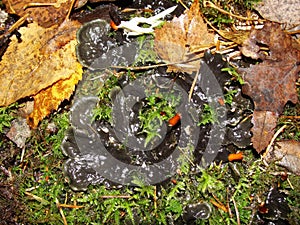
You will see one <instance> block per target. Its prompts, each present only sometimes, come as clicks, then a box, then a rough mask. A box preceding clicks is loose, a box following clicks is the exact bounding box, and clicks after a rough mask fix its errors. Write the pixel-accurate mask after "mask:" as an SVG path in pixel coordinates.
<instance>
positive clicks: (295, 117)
mask: <svg viewBox="0 0 300 225" xmlns="http://www.w3.org/2000/svg"><path fill="white" fill-rule="evenodd" d="M280 118H284V119H296V120H298V119H300V116H280Z"/></svg>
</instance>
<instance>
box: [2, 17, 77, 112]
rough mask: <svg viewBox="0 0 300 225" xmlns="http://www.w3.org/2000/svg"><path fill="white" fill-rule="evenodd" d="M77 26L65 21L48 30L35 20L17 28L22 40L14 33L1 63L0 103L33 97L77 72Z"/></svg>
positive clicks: (4, 103)
mask: <svg viewBox="0 0 300 225" xmlns="http://www.w3.org/2000/svg"><path fill="white" fill-rule="evenodd" d="M79 26H80V23H78V22H76V21H66V22H65V23H63V24H62V25H61V26H60V27H58V26H52V27H51V28H47V29H46V28H43V27H40V26H38V25H37V23H31V24H29V25H28V27H22V28H20V30H19V32H20V33H21V39H22V42H21V43H18V40H17V38H16V37H15V36H13V37H12V38H11V39H12V40H11V43H10V45H9V46H8V48H7V50H6V52H5V54H4V55H3V57H2V61H1V64H0V80H1V82H0V90H1V92H0V106H7V105H9V104H11V103H13V102H15V101H17V100H19V99H21V98H24V97H28V96H33V95H35V94H37V93H38V92H39V91H41V90H42V89H45V88H47V87H49V86H51V85H52V84H54V83H55V82H57V81H59V80H61V79H68V78H69V77H70V76H71V75H72V74H74V73H77V71H78V68H77V64H78V62H77V58H76V52H75V47H76V44H77V42H76V30H77V28H78V27H79ZM56 40H57V41H56ZM49 46H50V47H49Z"/></svg>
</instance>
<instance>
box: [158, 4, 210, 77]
mask: <svg viewBox="0 0 300 225" xmlns="http://www.w3.org/2000/svg"><path fill="white" fill-rule="evenodd" d="M213 38H214V35H213V34H212V33H209V32H208V30H207V27H206V24H205V23H204V22H203V18H202V14H201V11H200V6H199V1H194V3H193V4H192V6H191V8H190V9H189V10H187V11H186V12H185V13H184V14H182V15H181V16H180V17H178V18H177V17H175V18H173V20H172V21H171V22H166V23H165V24H164V25H163V27H162V28H160V29H156V30H155V51H156V52H157V54H158V55H159V56H160V57H161V58H162V60H164V61H165V62H168V63H174V65H170V66H168V70H167V71H168V72H170V71H174V72H177V71H182V72H187V73H192V72H194V71H198V70H199V68H200V60H199V59H198V60H196V59H197V58H199V56H200V55H201V54H200V53H199V52H200V51H203V50H205V49H208V48H210V47H212V46H213V45H214V43H213ZM197 50H199V51H198V52H197ZM189 60H195V61H191V62H189V63H184V64H183V63H182V64H180V63H179V62H183V61H189Z"/></svg>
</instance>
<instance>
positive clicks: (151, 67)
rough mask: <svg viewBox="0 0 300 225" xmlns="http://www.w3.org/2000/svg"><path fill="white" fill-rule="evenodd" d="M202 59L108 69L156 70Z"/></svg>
mask: <svg viewBox="0 0 300 225" xmlns="http://www.w3.org/2000/svg"><path fill="white" fill-rule="evenodd" d="M201 58H202V57H197V58H194V59H190V60H187V61H181V62H173V63H161V64H156V65H151V66H137V67H134V66H110V68H113V69H126V70H147V69H153V68H157V67H160V66H170V65H177V64H185V63H189V62H193V61H196V60H200V59H201Z"/></svg>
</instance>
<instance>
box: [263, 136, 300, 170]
mask: <svg viewBox="0 0 300 225" xmlns="http://www.w3.org/2000/svg"><path fill="white" fill-rule="evenodd" d="M299 149H300V142H298V141H294V140H289V141H278V142H276V143H275V144H274V147H273V149H271V151H269V152H268V154H267V155H266V158H265V159H266V160H267V162H269V163H271V162H274V161H275V162H276V163H277V164H278V165H280V166H283V167H285V168H287V169H288V170H290V171H291V172H293V173H295V174H297V175H300V151H299Z"/></svg>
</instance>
